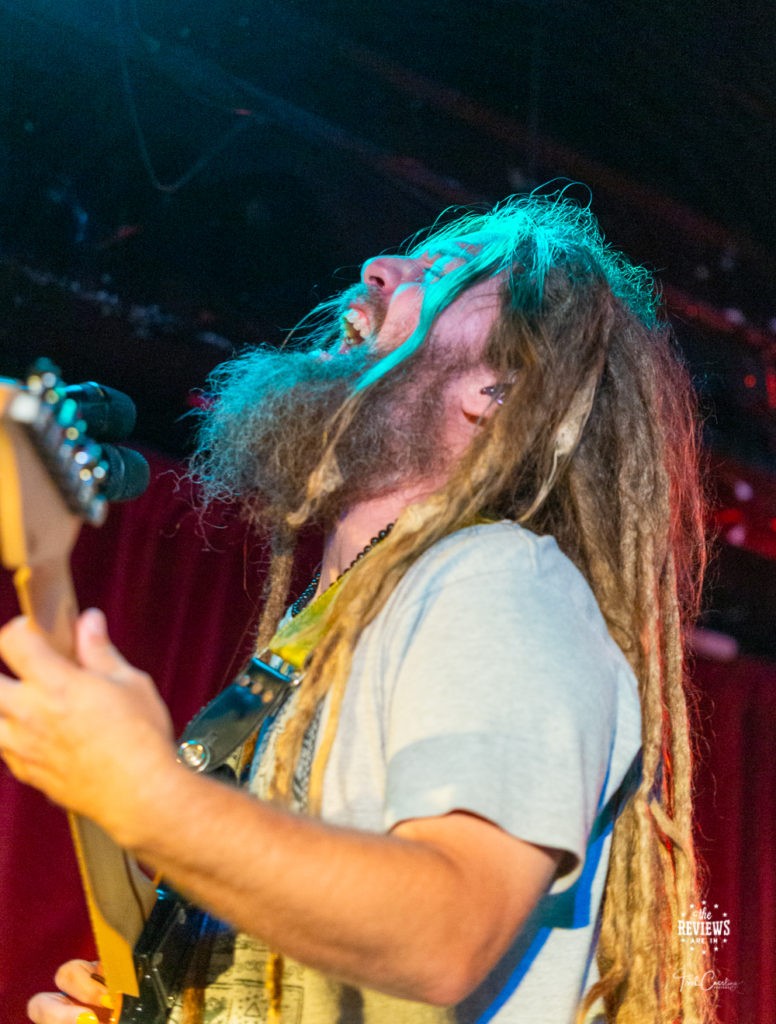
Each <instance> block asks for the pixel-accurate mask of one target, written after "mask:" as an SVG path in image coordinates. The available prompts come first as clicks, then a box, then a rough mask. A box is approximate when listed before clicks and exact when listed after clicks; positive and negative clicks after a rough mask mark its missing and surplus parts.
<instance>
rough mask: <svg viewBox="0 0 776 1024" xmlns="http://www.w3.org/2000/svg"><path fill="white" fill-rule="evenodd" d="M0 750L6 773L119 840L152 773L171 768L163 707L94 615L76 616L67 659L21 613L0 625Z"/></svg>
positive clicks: (150, 782)
mask: <svg viewBox="0 0 776 1024" xmlns="http://www.w3.org/2000/svg"><path fill="white" fill-rule="evenodd" d="M0 655H2V657H3V658H4V659H5V661H6V663H7V664H8V665H9V667H10V668H11V669H12V671H13V672H15V673H16V675H17V676H18V678H19V681H20V682H17V681H16V680H13V679H10V678H9V677H8V676H4V675H0V752H2V755H3V757H4V758H5V760H6V762H7V763H8V766H9V768H10V769H11V771H12V772H13V773H14V775H15V776H16V777H17V778H18V779H20V780H21V781H22V782H27V783H29V784H30V785H32V786H35V787H36V789H39V790H41V791H42V792H43V793H45V794H46V796H48V797H49V798H50V799H51V800H54V801H55V802H56V803H58V804H62V805H63V806H64V807H67V808H68V809H70V810H72V811H76V812H77V813H79V814H83V815H85V816H86V817H89V818H92V819H93V820H95V821H96V822H98V824H100V825H101V826H102V827H103V828H105V829H106V831H108V832H109V833H111V834H112V835H113V836H114V838H116V839H118V841H119V842H121V830H122V827H123V825H124V823H126V822H127V821H130V820H131V819H132V816H133V815H136V814H140V813H142V808H143V806H144V803H143V801H144V799H146V798H148V797H149V795H150V794H151V793H152V791H153V788H154V785H155V782H156V778H155V777H156V774H157V773H158V772H161V771H163V770H165V769H169V767H170V766H174V765H175V754H174V748H173V745H172V728H171V724H170V719H169V715H168V713H167V710H166V708H165V706H164V704H163V702H162V700H161V698H160V697H159V695H158V693H157V692H156V689H155V688H154V686H153V683H152V682H151V680H150V678H149V677H148V676H147V675H146V674H145V673H144V672H140V671H138V670H137V669H135V668H133V667H132V666H131V665H129V664H128V663H127V662H126V661H125V660H124V658H123V657H122V656H121V655H120V654H119V652H118V651H117V650H116V649H115V647H113V645H112V644H111V642H110V640H109V638H108V634H107V631H106V627H105V619H104V616H103V615H102V613H101V612H99V611H96V610H94V609H92V610H90V611H87V612H84V614H83V615H82V616H81V617H80V619H79V620H78V623H77V628H76V655H77V660H78V664H73V663H71V662H70V661H68V660H67V659H66V658H64V657H63V656H62V655H60V654H59V653H58V652H57V651H55V650H54V649H53V648H52V647H51V646H50V644H49V643H48V641H47V640H46V638H45V637H44V636H43V634H42V633H40V632H39V631H38V630H37V629H36V628H35V626H34V625H33V624H32V623H30V621H29V620H27V619H26V618H23V617H22V618H17V619H14V620H13V621H12V622H10V623H9V624H8V625H7V626H5V627H4V628H3V630H2V631H0Z"/></svg>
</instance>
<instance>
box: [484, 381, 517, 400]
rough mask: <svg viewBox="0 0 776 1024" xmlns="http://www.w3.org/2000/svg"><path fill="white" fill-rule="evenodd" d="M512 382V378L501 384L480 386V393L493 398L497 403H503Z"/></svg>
mask: <svg viewBox="0 0 776 1024" xmlns="http://www.w3.org/2000/svg"><path fill="white" fill-rule="evenodd" d="M511 384H512V381H511V380H506V381H504V382H503V383H501V384H487V385H486V386H485V387H484V388H480V394H481V395H487V396H488V398H491V399H493V401H494V402H495V403H496V405H503V404H504V399H505V398H506V394H507V390H508V389H509V387H510V386H511Z"/></svg>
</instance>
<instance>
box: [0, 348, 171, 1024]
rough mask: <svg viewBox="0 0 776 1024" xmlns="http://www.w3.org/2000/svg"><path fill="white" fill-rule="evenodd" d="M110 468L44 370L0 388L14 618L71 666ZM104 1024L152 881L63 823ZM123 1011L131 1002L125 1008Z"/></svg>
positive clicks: (0, 484)
mask: <svg viewBox="0 0 776 1024" xmlns="http://www.w3.org/2000/svg"><path fill="white" fill-rule="evenodd" d="M109 473H110V460H109V459H107V458H106V457H105V452H104V451H103V449H102V448H101V446H100V445H98V444H97V443H96V442H95V441H93V440H92V439H90V438H89V437H88V435H87V433H86V427H85V424H84V423H83V421H82V420H81V419H80V417H79V414H78V407H77V404H76V403H75V402H74V401H73V400H72V399H71V398H68V397H67V396H66V395H65V392H64V388H63V387H62V385H61V382H60V381H59V379H58V377H57V375H56V373H55V371H54V370H53V368H51V369H48V368H46V369H44V370H42V371H41V372H39V373H35V374H33V375H32V376H31V377H30V378H29V380H28V381H27V383H26V385H23V384H20V383H18V382H16V381H12V380H7V379H5V378H0V557H1V558H2V563H3V565H4V566H5V568H6V569H8V570H10V571H11V572H13V575H14V584H15V587H16V592H17V595H18V598H19V603H20V605H21V608H22V611H23V612H24V613H25V614H26V615H28V616H29V617H30V618H31V619H32V620H33V621H34V623H35V624H36V625H37V627H38V628H39V629H40V630H41V631H42V632H43V633H45V634H46V636H47V637H48V638H49V639H50V641H51V643H52V644H53V645H54V646H55V647H56V648H57V649H58V650H59V651H60V652H61V653H62V654H65V655H66V656H68V657H71V658H72V657H73V653H74V652H73V627H74V623H75V618H76V615H77V605H76V599H75V592H74V589H73V583H72V579H71V575H70V555H71V552H72V548H73V545H74V543H75V541H76V538H77V536H78V533H79V530H80V527H81V524H82V523H83V522H89V523H92V524H93V525H100V524H101V523H102V522H103V521H104V519H105V516H106V514H107V501H106V499H105V497H104V491H105V487H106V483H107V480H108V477H109ZM68 818H69V822H70V829H71V832H72V836H73V843H74V846H75V851H76V856H77V859H78V866H79V870H80V874H81V880H82V882H83V887H84V891H85V894H86V900H87V904H88V908H89V917H90V920H91V926H92V930H93V933H94V939H95V943H96V945H97V951H98V955H99V957H100V961H101V963H102V969H103V974H104V976H105V980H106V984H107V987H108V990H109V992H110V995H111V998H112V1001H113V1005H114V1011H113V1015H112V1017H111V1020H112V1021H113V1022H118V1021H119V1020H120V1018H121V1006H122V1001H123V999H124V997H137V996H138V975H137V969H136V964H135V959H134V956H133V949H134V946H135V943H136V941H137V939H138V937H139V935H140V933H141V931H142V929H143V927H144V924H145V922H146V920H147V918H148V916H149V913H150V911H151V908H152V906H153V904H154V902H155V900H156V891H155V887H154V885H153V883H152V882H151V880H150V879H149V878H148V877H147V876H146V875H145V874H144V873H143V872H142V871H141V870H140V868H139V866H138V865H137V864H136V862H135V861H134V860H133V859H132V858H131V857H130V856H129V855H128V854H127V853H126V852H125V851H124V850H122V849H121V848H120V847H118V846H117V845H116V844H115V843H114V842H113V840H112V839H110V837H109V836H108V835H106V834H105V832H103V831H102V830H101V829H100V828H99V827H98V826H97V825H95V824H94V822H92V821H90V820H89V819H87V818H83V817H81V816H80V815H77V814H68ZM129 1001H130V1002H132V999H130V1000H129Z"/></svg>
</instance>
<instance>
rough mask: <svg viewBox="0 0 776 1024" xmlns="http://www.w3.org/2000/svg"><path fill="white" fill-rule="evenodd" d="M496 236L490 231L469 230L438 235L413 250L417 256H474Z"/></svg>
mask: <svg viewBox="0 0 776 1024" xmlns="http://www.w3.org/2000/svg"><path fill="white" fill-rule="evenodd" d="M495 240H496V236H495V235H494V234H493V232H492V231H471V232H465V233H462V234H460V235H438V236H436V237H435V236H433V235H432V236H431V237H430V238H427V239H425V241H423V242H422V243H421V244H420V245H419V246H417V247H416V249H415V250H414V252H415V254H416V255H418V256H422V255H427V256H440V255H450V256H463V257H466V256H476V255H477V254H478V253H479V252H480V251H481V250H482V248H483V246H484V245H487V244H489V243H492V242H494V241H495Z"/></svg>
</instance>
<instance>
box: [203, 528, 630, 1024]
mask: <svg viewBox="0 0 776 1024" xmlns="http://www.w3.org/2000/svg"><path fill="white" fill-rule="evenodd" d="M325 714H326V709H325V708H324V717H325ZM640 742H641V721H640V705H639V699H638V692H637V685H636V680H635V678H634V676H633V673H632V671H631V669H630V667H629V665H628V663H627V661H626V659H625V657H624V656H623V654H622V652H621V651H620V649H619V648H618V647H617V645H616V644H615V643H614V642H613V640H612V639H611V637H610V636H609V633H608V631H607V628H606V625H605V623H604V620H603V618H602V616H601V613H600V611H599V609H598V606H597V604H596V601H595V598H594V597H593V594H592V592H591V590H590V588H589V586H588V584H587V583H586V581H585V580H584V578H583V577H582V575H581V574H580V573H579V571H578V570H577V569H576V567H575V566H574V565H573V564H572V563H571V562H570V561H569V559H567V558H566V557H565V555H563V554H562V553H561V552H560V550H559V549H558V547H557V544H556V543H555V541H554V540H553V539H552V538H551V537H537V536H536V535H534V534H532V533H530V532H529V531H527V530H525V529H523V528H521V527H519V526H517V525H516V524H514V523H495V524H488V525H481V526H474V527H470V528H468V529H465V530H461V531H459V532H457V533H455V534H453V535H451V536H450V537H447V538H445V539H444V540H443V541H441V542H440V543H438V544H437V545H435V546H434V548H433V549H432V550H431V551H429V552H427V553H426V554H425V555H424V556H423V557H422V558H421V559H419V560H418V562H417V563H416V564H415V565H414V566H413V567H412V568H411V569H410V571H409V572H408V573H407V575H406V576H405V577H404V579H403V580H402V581H401V583H400V584H399V586H398V587H397V588H396V590H395V591H394V593H393V594H392V595H391V597H390V599H389V601H388V602H387V604H386V606H385V607H384V609H383V610H382V611H381V612H380V614H379V615H378V616H377V617H376V619H375V620H374V622H373V623H371V625H370V626H369V627H368V628H367V629H366V630H365V631H364V633H363V635H362V637H361V639H360V640H359V643H358V646H357V649H356V652H355V655H354V660H353V666H352V671H351V676H350V679H349V681H348V687H347V690H346V693H345V697H344V700H343V704H342V708H341V713H340V722H339V727H338V731H337V736H336V739H335V741H334V745H333V747H332V751H331V755H330V758H329V762H328V766H327V769H326V774H325V777H324V791H323V805H322V816H323V818H324V820H326V821H329V822H332V823H335V824H338V825H344V826H348V827H354V828H359V829H365V830H368V831H373V832H386V831H388V830H390V829H391V828H392V827H393V826H394V825H395V824H396V823H397V822H400V821H403V820H406V819H410V818H422V817H428V816H435V815H440V814H445V813H447V812H449V811H452V810H466V811H470V812H472V813H474V814H477V815H479V816H480V817H483V818H486V819H488V820H490V821H492V822H494V823H496V824H497V825H499V826H500V827H501V828H503V829H505V830H506V831H507V832H510V833H511V834H513V835H515V836H517V837H519V838H521V839H523V840H526V841H528V842H532V843H536V844H539V845H542V846H550V847H555V848H557V849H561V850H564V851H566V855H565V856H564V858H563V859H562V861H561V867H560V869H559V874H558V877H556V879H555V881H554V883H553V885H552V886H551V888H550V890H549V892H548V893H547V894H546V895H545V897H543V899H542V900H541V901H540V903H539V905H538V907H537V908H536V910H535V912H534V914H533V915H532V917H531V918H530V920H529V922H528V924H527V926H526V927H525V928H524V929H523V931H522V932H521V934H520V935H519V936H518V938H517V940H516V941H515V943H514V944H513V946H512V948H511V949H510V950H509V951H508V953H507V954H506V956H505V957H504V958H503V959H502V961H501V962H500V963H499V964H498V965H497V967H496V968H495V970H494V971H493V972H492V973H491V974H490V975H489V976H488V978H487V979H486V980H485V982H484V983H483V984H482V985H481V986H480V987H479V988H478V989H477V990H476V991H475V992H474V993H473V994H472V995H471V996H470V997H469V998H467V999H466V1000H465V1001H464V1002H463V1003H461V1004H459V1005H458V1006H456V1007H453V1008H451V1009H449V1010H443V1009H439V1008H435V1007H429V1006H422V1005H420V1004H417V1003H411V1002H407V1001H406V1000H399V999H394V998H391V997H387V996H383V995H380V994H378V993H374V992H370V991H367V990H361V991H355V990H353V989H349V988H347V987H343V986H340V985H336V984H334V983H331V982H329V981H328V980H327V979H325V978H323V977H322V976H321V975H320V974H318V973H317V972H315V971H312V970H308V969H307V968H304V967H301V966H300V965H298V964H294V963H292V964H289V966H288V969H287V973H286V978H285V981H284V1004H283V1005H284V1016H283V1024H399V1022H401V1024H404V1022H407V1024H420V1022H423V1024H427V1022H437V1021H451V1022H452V1021H455V1022H457V1024H486V1022H489V1021H495V1022H496V1024H571V1022H572V1021H573V1019H574V1013H575V1009H576V1006H577V1002H578V1000H579V997H580V995H581V994H582V992H583V991H584V990H585V989H586V988H587V987H588V985H589V984H590V983H591V981H592V980H595V977H596V973H595V963H594V945H595V926H596V920H597V916H598V911H599V907H600V902H601V896H602V893H603V887H604V882H605V876H606V868H607V862H608V850H609V841H610V836H611V828H612V817H613V813H612V812H613V809H616V806H617V804H618V799H619V794H618V792H617V791H618V789H620V787H621V784H622V783H623V780H624V779H625V777H626V773H627V772H628V770H629V768H631V766H632V764H633V762H634V759H635V758H636V755H637V753H638V750H639V747H640ZM267 760H268V758H266V757H265V764H266V763H267ZM262 774H263V773H262V772H259V773H258V776H257V779H256V780H255V785H256V786H257V787H258V788H259V790H260V787H261V779H262ZM407 927H408V928H411V927H412V922H411V921H408V923H407ZM231 955H232V954H231V953H228V952H227V951H226V950H224V951H223V968H224V970H225V971H226V973H225V974H224V975H222V977H221V978H220V979H219V982H218V984H217V985H216V990H217V991H218V993H219V997H218V999H219V1001H218V1007H219V1009H218V1010H217V1011H216V1004H215V1003H213V1004H212V1006H213V1010H214V1011H216V1012H214V1013H213V1014H211V1015H208V1014H206V1016H205V1021H206V1024H238V1022H239V1024H245V1022H247V1021H249V1020H250V1021H253V1020H254V1019H255V1020H257V1021H258V1020H260V1019H261V1018H260V1017H259V1016H257V1017H256V1018H253V1017H252V1016H246V1015H245V1014H244V1012H243V1011H240V1009H239V1007H240V1006H242V1007H243V1008H244V1007H245V1006H246V1005H248V1004H247V1002H246V1000H247V1001H250V1000H252V1002H251V1005H252V1006H256V1007H257V1012H258V1009H260V1007H259V1004H260V1003H261V1002H263V992H262V991H261V987H262V986H263V975H262V971H261V962H262V961H263V959H264V956H265V954H264V951H262V950H261V949H260V947H259V946H258V945H257V944H255V943H254V942H253V941H252V940H247V939H245V938H244V937H240V938H239V939H238V941H237V960H238V961H239V962H241V963H242V964H243V967H242V968H241V969H238V967H237V965H235V966H234V967H231V968H228V969H227V964H228V961H229V957H230V956H231ZM248 963H250V964H251V965H252V969H251V970H250V971H248V970H246V969H245V965H246V964H248ZM253 973H255V974H256V975H257V977H256V980H255V987H254V982H253V979H252V978H251V979H250V980H248V975H249V974H253ZM234 983H236V984H234ZM230 991H231V993H232V994H231V995H229V992H230ZM251 993H252V994H251ZM230 1007H231V1009H230Z"/></svg>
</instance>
